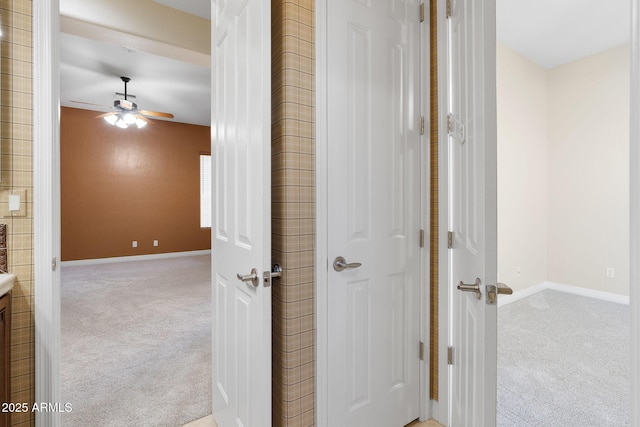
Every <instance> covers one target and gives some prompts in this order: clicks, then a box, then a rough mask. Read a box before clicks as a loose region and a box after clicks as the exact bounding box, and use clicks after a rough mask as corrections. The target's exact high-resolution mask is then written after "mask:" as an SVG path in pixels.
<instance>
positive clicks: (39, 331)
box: [32, 0, 61, 426]
mask: <svg viewBox="0 0 640 427" xmlns="http://www.w3.org/2000/svg"><path fill="white" fill-rule="evenodd" d="M32 11H33V232H34V239H33V248H34V258H33V259H34V312H35V313H34V317H35V319H34V320H35V371H36V372H35V401H36V402H60V338H61V333H60V272H59V269H58V268H55V265H56V264H59V263H60V248H61V246H60V107H59V106H60V78H59V67H60V61H59V52H60V43H59V34H60V5H59V1H58V0H50V1H36V2H33V9H32ZM52 264H53V265H54V267H53V268H52ZM36 425H37V426H58V425H60V414H59V413H56V412H48V413H47V412H38V413H36Z"/></svg>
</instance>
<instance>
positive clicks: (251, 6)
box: [211, 0, 271, 427]
mask: <svg viewBox="0 0 640 427" xmlns="http://www.w3.org/2000/svg"><path fill="white" fill-rule="evenodd" d="M211 11H212V35H211V36H212V43H211V53H212V55H211V61H212V66H211V72H212V86H211V92H212V100H211V115H212V120H211V138H212V146H211V154H212V162H213V164H212V169H213V170H212V190H213V195H212V197H213V198H212V200H213V204H212V211H213V218H212V228H211V239H212V282H213V284H212V286H213V287H212V316H213V324H212V333H213V340H212V345H213V414H214V417H215V419H216V421H217V423H218V426H219V427H229V426H234V427H237V426H245V427H263V426H270V425H271V288H270V287H268V286H266V285H268V284H269V283H266V284H265V282H264V280H263V272H264V271H270V260H271V133H270V129H271V115H270V112H271V13H270V12H271V2H270V1H269V0H226V1H225V0H220V1H215V0H214V1H212V4H211ZM252 270H253V271H254V272H255V276H256V277H255V279H256V280H254V281H251V280H250V279H251V277H250V275H251V272H252ZM238 275H240V276H245V277H244V279H245V280H246V281H241V280H240V279H239V278H238Z"/></svg>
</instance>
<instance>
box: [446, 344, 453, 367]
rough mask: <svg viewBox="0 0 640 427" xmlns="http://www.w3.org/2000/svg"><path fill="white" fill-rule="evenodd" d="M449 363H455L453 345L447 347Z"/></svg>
mask: <svg viewBox="0 0 640 427" xmlns="http://www.w3.org/2000/svg"><path fill="white" fill-rule="evenodd" d="M447 364H448V365H453V347H447Z"/></svg>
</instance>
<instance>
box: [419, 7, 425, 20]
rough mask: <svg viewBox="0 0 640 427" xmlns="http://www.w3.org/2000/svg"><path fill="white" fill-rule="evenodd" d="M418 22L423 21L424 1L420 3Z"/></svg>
mask: <svg viewBox="0 0 640 427" xmlns="http://www.w3.org/2000/svg"><path fill="white" fill-rule="evenodd" d="M420 22H424V3H420Z"/></svg>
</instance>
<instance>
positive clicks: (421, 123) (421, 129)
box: [420, 116, 424, 135]
mask: <svg viewBox="0 0 640 427" xmlns="http://www.w3.org/2000/svg"><path fill="white" fill-rule="evenodd" d="M420 135H424V116H420Z"/></svg>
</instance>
